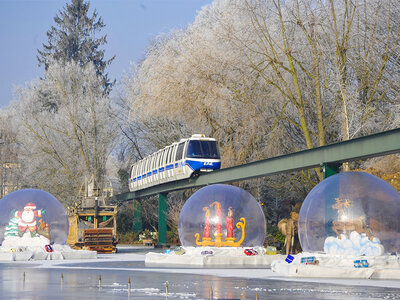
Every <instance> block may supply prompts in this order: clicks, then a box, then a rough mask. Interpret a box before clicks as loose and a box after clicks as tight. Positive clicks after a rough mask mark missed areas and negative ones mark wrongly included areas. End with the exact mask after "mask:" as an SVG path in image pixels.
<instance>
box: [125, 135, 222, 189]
mask: <svg viewBox="0 0 400 300" xmlns="http://www.w3.org/2000/svg"><path fill="white" fill-rule="evenodd" d="M220 167H221V158H220V156H219V151H218V146H217V141H216V140H215V139H213V138H207V137H205V136H204V135H202V134H194V135H192V137H190V138H187V139H181V140H180V142H179V143H173V144H172V145H170V146H167V147H165V148H164V149H161V150H159V151H157V152H155V153H153V154H151V155H149V156H147V157H146V158H144V159H142V160H140V161H138V162H136V163H134V164H133V165H132V170H131V178H130V179H129V190H130V191H131V192H133V191H137V190H140V189H144V188H148V187H150V186H153V185H157V184H160V183H164V182H169V181H174V180H180V179H184V178H189V177H191V176H196V175H198V174H199V173H201V172H210V171H213V170H216V169H219V168H220Z"/></svg>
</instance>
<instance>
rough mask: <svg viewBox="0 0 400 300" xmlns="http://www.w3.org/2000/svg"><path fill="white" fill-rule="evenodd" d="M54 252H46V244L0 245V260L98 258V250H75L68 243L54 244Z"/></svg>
mask: <svg viewBox="0 0 400 300" xmlns="http://www.w3.org/2000/svg"><path fill="white" fill-rule="evenodd" d="M52 248H53V252H46V250H45V248H44V246H43V247H42V246H29V247H27V246H13V247H9V246H5V245H4V242H3V244H2V246H1V247H0V261H28V260H64V259H96V258H97V252H96V251H89V250H74V249H72V248H71V247H69V246H68V245H58V244H54V245H52Z"/></svg>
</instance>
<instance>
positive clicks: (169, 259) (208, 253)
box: [145, 247, 285, 267]
mask: <svg viewBox="0 0 400 300" xmlns="http://www.w3.org/2000/svg"><path fill="white" fill-rule="evenodd" d="M246 249H253V250H255V251H257V254H256V255H251V256H247V255H246V254H245V253H244V251H245V250H246ZM284 258H285V256H283V255H267V254H266V253H265V248H263V247H252V248H249V247H247V248H246V247H181V248H180V249H179V251H169V252H168V253H154V252H149V253H147V254H146V259H145V263H146V265H186V266H190V265H192V266H237V267H240V266H243V267H269V266H270V265H271V263H272V261H274V260H282V259H284Z"/></svg>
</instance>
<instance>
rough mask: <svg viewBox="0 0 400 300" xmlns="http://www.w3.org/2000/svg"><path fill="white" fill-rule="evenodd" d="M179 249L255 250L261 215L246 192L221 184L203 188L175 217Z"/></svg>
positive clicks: (260, 240)
mask: <svg viewBox="0 0 400 300" xmlns="http://www.w3.org/2000/svg"><path fill="white" fill-rule="evenodd" d="M178 232H179V239H180V241H181V243H182V246H185V247H191V246H211V247H212V246H214V247H224V246H230V247H255V246H262V245H263V244H264V239H265V232H266V223H265V217H264V213H263V211H262V209H261V207H260V205H259V204H258V202H257V201H256V199H254V197H253V196H252V195H251V194H250V193H248V192H247V191H245V190H243V189H241V188H238V187H235V186H231V185H225V184H215V185H210V186H206V187H203V188H202V189H200V190H198V191H197V192H195V193H194V194H193V195H192V196H191V197H190V198H189V199H188V200H187V201H186V203H185V205H184V206H183V208H182V211H181V213H180V216H179V224H178Z"/></svg>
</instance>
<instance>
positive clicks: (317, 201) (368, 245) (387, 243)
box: [299, 172, 400, 255]
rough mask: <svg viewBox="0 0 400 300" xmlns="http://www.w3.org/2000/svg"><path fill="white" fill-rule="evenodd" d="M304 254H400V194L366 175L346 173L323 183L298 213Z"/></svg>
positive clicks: (308, 197)
mask: <svg viewBox="0 0 400 300" xmlns="http://www.w3.org/2000/svg"><path fill="white" fill-rule="evenodd" d="M299 238H300V243H301V246H302V248H303V251H309V252H313V251H324V252H325V253H328V254H334V255H382V254H383V253H393V252H397V253H399V252H400V251H399V249H400V194H399V193H398V192H397V190H396V189H395V188H394V187H393V186H392V185H390V184H389V183H387V182H386V181H384V180H382V179H380V178H378V177H376V176H373V175H371V174H368V173H365V172H343V173H339V174H336V175H334V176H331V177H328V178H327V179H325V180H323V181H322V182H320V183H319V184H318V185H317V186H315V187H314V189H312V191H311V192H310V193H309V194H308V196H307V197H306V199H305V200H304V203H303V205H302V207H301V210H300V214H299Z"/></svg>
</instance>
